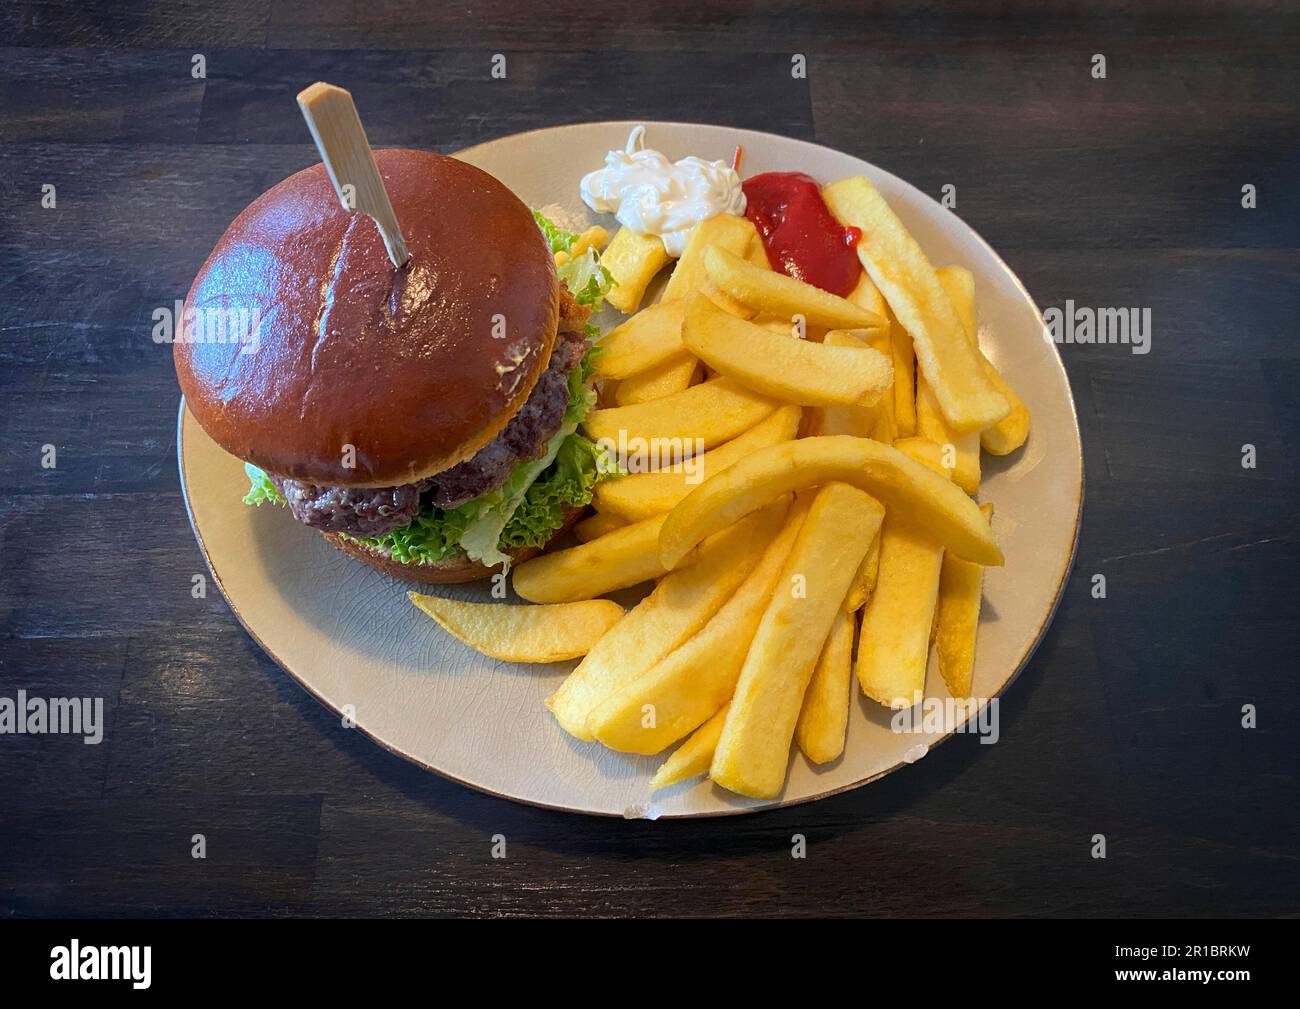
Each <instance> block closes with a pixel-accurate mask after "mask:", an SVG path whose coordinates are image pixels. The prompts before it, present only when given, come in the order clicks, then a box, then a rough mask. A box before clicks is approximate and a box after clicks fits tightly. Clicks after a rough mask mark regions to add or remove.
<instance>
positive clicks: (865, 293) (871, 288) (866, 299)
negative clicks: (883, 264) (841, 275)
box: [844, 270, 889, 319]
mask: <svg viewBox="0 0 1300 1009" xmlns="http://www.w3.org/2000/svg"><path fill="white" fill-rule="evenodd" d="M844 297H845V299H846V300H848V301H851V302H853V304H855V305H857V306H858V307H859V308H865V309H866V310H867V311H868V312H870V313H871V314H872V315H875V316H878V317H879V318H881V319H885V318H887V315H886V313H887V312H888V311H889V307H888V306H887V305H886V304H885V296H884V295H883V294H881V293H880V288H878V287H877V286H876V284H875V281H873V280H872V279H871V275H870V274H869V273H867V271H866V270H863V271H862V276H860V277H859V278H858V282H857V283H856V284H855V285H854V286H853V290H852V291H850V292H849V293H848V294H846V295H845V296H844Z"/></svg>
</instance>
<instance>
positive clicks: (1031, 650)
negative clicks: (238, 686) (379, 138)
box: [176, 119, 1087, 820]
mask: <svg viewBox="0 0 1300 1009" xmlns="http://www.w3.org/2000/svg"><path fill="white" fill-rule="evenodd" d="M637 125H643V126H646V127H647V128H649V127H658V126H662V127H666V128H673V129H675V128H680V127H684V126H685V127H699V128H703V129H722V130H730V131H732V132H737V133H748V134H760V135H762V136H767V137H772V138H774V139H777V140H780V141H782V142H783V143H795V144H799V145H803V146H807V147H812V148H817V149H820V150H823V151H830V152H832V153H834V154H839V155H842V156H844V157H849V158H853V159H854V160H856V161H861V162H863V163H864V164H868V165H870V166H871V167H872V168H874V169H875V170H876V171H878V172H880V173H882V174H883V175H887V176H889V177H890V178H891V179H892V180H894V181H895V182H896V183H898V184H899V185H901V186H903V187H905V188H906V189H907V190H909V191H910V193H911V194H912V195H914V196H918V197H920V198H921V199H922V200H924V201H927V202H929V203H931V204H933V205H934V206H935V207H937V208H939V209H940V210H943V211H944V212H945V213H948V214H952V216H953V217H956V218H957V220H958V221H960V222H961V225H962V227H964V228H966V229H967V231H968V232H969V233H970V234H971V235H972V236H973V237H974V239H975V240H976V241H977V242H978V243H979V244H980V245H981V246H983V247H984V249H985V251H986V252H987V253H988V254H989V255H990V256H991V257H992V258H993V260H994V261H995V262H996V263H997V264H998V266H1000V267H1001V268H1002V269H1003V270H1005V271H1006V274H1007V276H1009V277H1010V278H1011V280H1012V282H1013V283H1014V284H1015V288H1016V290H1017V291H1019V292H1020V293H1021V294H1022V295H1023V296H1024V297H1025V299H1026V300H1027V301H1028V302H1029V304H1030V305H1031V306H1032V307H1033V309H1034V312H1035V314H1036V315H1037V316H1038V317H1039V318H1040V319H1041V318H1042V314H1043V313H1042V310H1041V309H1040V308H1039V307H1038V303H1037V302H1036V301H1035V300H1034V297H1033V295H1032V294H1030V293H1029V290H1028V289H1027V288H1026V287H1025V285H1024V283H1023V282H1022V281H1021V279H1020V276H1019V274H1017V273H1016V272H1015V271H1014V270H1013V269H1011V267H1010V266H1009V265H1008V264H1007V263H1006V261H1005V260H1004V259H1003V258H1002V257H1001V256H1000V255H999V254H998V252H997V250H996V249H994V248H993V246H991V245H990V244H989V243H988V242H987V241H986V240H985V239H984V236H983V235H981V234H980V233H979V232H978V231H976V230H975V228H973V227H972V226H971V225H970V224H969V223H967V221H966V220H965V219H964V218H961V217H958V216H957V214H955V213H954V212H953V211H951V210H947V209H946V208H944V207H942V206H941V205H940V204H939V203H938V202H937V201H936V200H935V199H934V198H933V197H931V196H930V195H929V194H928V193H925V192H923V191H922V190H920V189H918V188H917V187H916V186H914V185H912V183H910V182H908V181H907V180H906V179H904V178H902V177H901V176H897V175H894V173H892V172H890V171H888V170H887V169H884V168H881V167H880V166H879V165H877V164H875V163H874V162H871V161H867V160H866V159H865V158H859V157H858V156H857V155H854V154H848V153H847V152H845V151H840V150H837V149H836V148H834V147H827V146H826V145H824V144H818V143H816V142H814V141H811V140H801V139H799V138H797V137H789V136H785V135H784V134H780V133H773V132H770V131H767V130H751V129H746V128H744V127H738V126H725V125H722V124H717V123H699V122H686V121H683V120H652V119H602V120H594V121H590V122H585V121H584V122H579V123H564V124H561V125H557V126H542V127H538V128H536V129H532V130H524V131H522V132H519V133H508V134H505V135H504V136H500V137H495V138H493V139H491V140H485V141H482V142H480V143H477V144H473V145H471V146H469V147H463V148H461V149H459V150H457V151H455V152H453V153H452V154H451V155H450V156H451V157H461V156H462V155H465V154H470V153H472V152H474V151H477V150H479V149H480V148H483V147H487V146H490V145H492V144H497V143H501V142H502V141H505V140H516V139H519V138H523V137H528V136H531V135H533V134H539V133H548V132H552V131H556V130H566V129H573V128H575V127H601V126H604V127H614V126H626V127H627V128H629V129H630V128H631V127H633V126H637ZM1051 351H1052V355H1051V356H1052V361H1053V364H1054V366H1055V369H1056V371H1057V372H1058V374H1059V375H1060V378H1061V381H1062V383H1063V385H1064V387H1065V395H1066V400H1067V402H1068V403H1069V407H1070V422H1071V424H1072V426H1073V428H1074V436H1075V444H1076V445H1077V446H1078V452H1077V460H1078V467H1079V484H1078V490H1077V495H1076V500H1075V509H1074V518H1073V530H1072V534H1071V537H1070V550H1069V555H1068V556H1067V557H1066V560H1065V563H1064V564H1063V565H1062V566H1061V570H1060V573H1059V575H1058V577H1057V583H1056V590H1055V593H1054V595H1053V597H1052V603H1051V606H1050V607H1049V608H1048V609H1047V612H1046V614H1045V616H1044V617H1043V619H1042V621H1041V622H1040V624H1039V626H1038V627H1037V628H1036V629H1035V631H1034V637H1033V641H1032V642H1031V643H1030V645H1029V647H1028V648H1027V649H1026V650H1025V652H1024V654H1023V655H1022V656H1021V657H1020V659H1019V661H1018V662H1017V664H1016V668H1015V670H1014V671H1013V672H1012V673H1011V675H1010V676H1008V677H1007V679H1006V680H1005V681H1004V682H1003V684H1002V686H1001V687H999V689H998V690H997V691H995V692H994V693H993V694H992V695H990V696H989V697H986V698H984V699H983V701H984V703H983V704H981V705H980V706H979V707H978V708H977V709H976V710H975V711H974V712H973V713H972V714H971V716H970V718H975V717H977V716H978V715H979V713H980V712H981V711H983V710H984V708H985V707H986V706H987V705H988V704H989V703H990V702H991V701H994V700H997V699H998V698H1000V697H1001V696H1002V695H1003V694H1004V693H1006V691H1007V690H1008V689H1009V688H1010V687H1011V685H1012V684H1013V683H1015V682H1016V681H1017V680H1018V679H1019V678H1020V675H1021V673H1023V672H1024V670H1025V667H1026V666H1028V665H1029V662H1030V660H1031V659H1033V657H1034V655H1035V653H1037V651H1038V648H1039V646H1040V645H1041V644H1042V643H1043V639H1044V638H1045V637H1046V636H1047V631H1048V629H1049V628H1050V627H1051V625H1052V622H1053V621H1054V620H1055V619H1056V614H1057V611H1058V610H1059V609H1060V606H1061V600H1062V599H1063V598H1064V596H1065V589H1066V586H1067V584H1068V583H1069V580H1070V573H1071V571H1072V570H1073V569H1074V564H1075V561H1076V560H1077V559H1078V554H1079V537H1080V534H1081V530H1082V528H1083V501H1084V498H1085V496H1086V487H1087V467H1086V465H1085V459H1084V454H1083V436H1082V432H1080V430H1079V411H1078V407H1077V405H1076V404H1075V400H1074V390H1073V389H1072V388H1071V386H1070V377H1069V373H1068V372H1067V371H1066V369H1065V361H1064V359H1063V358H1062V357H1061V351H1060V348H1059V347H1058V346H1057V344H1056V343H1055V341H1053V342H1052V344H1051ZM187 413H188V411H187V410H186V408H185V397H184V395H182V396H181V398H180V403H179V406H178V410H177V418H176V463H177V471H178V475H179V477H180V485H181V499H182V500H183V501H184V503H185V515H186V518H187V519H188V520H189V525H190V531H191V532H192V533H193V534H194V539H195V541H196V542H197V543H198V547H199V553H200V554H201V555H202V557H203V563H204V564H205V565H206V566H207V569H208V572H209V573H210V574H211V575H212V579H213V581H214V582H215V584H216V586H217V589H218V591H219V592H220V593H221V597H222V599H224V600H225V602H226V606H227V607H228V608H229V609H230V612H231V614H233V616H234V617H235V620H236V621H237V622H238V623H239V625H240V626H241V627H242V628H243V629H244V632H245V633H246V634H247V635H248V636H249V637H250V638H252V639H253V641H254V642H256V644H257V646H258V647H259V648H260V649H261V650H262V652H263V653H264V654H265V655H267V657H269V658H270V659H271V661H272V662H274V663H275V664H276V665H277V666H278V667H279V668H280V669H281V670H282V671H283V672H284V673H286V674H287V675H288V676H289V678H290V679H292V680H293V681H294V682H295V683H297V684H298V686H300V687H301V688H302V689H303V690H304V691H306V693H307V695H308V696H309V697H311V698H312V699H313V700H315V701H316V703H318V704H319V705H320V706H321V707H323V708H325V709H326V710H327V711H329V712H331V713H333V714H335V715H339V716H342V714H343V713H342V712H341V711H340V710H339V709H338V708H336V707H334V706H333V705H332V704H330V703H329V702H328V701H326V700H325V699H324V698H323V697H322V696H321V695H320V694H319V693H318V692H317V691H316V690H315V689H313V687H312V685H311V684H310V683H309V682H308V681H307V680H306V679H304V678H303V677H302V676H300V675H299V674H298V673H296V672H295V671H294V670H292V669H290V668H289V666H288V665H286V664H285V662H284V661H283V660H282V659H281V658H280V656H279V655H277V654H276V653H275V652H273V651H272V650H271V649H270V648H268V647H267V645H266V643H265V642H264V641H263V640H262V638H261V637H260V636H259V635H258V634H257V632H256V631H254V630H253V628H252V627H251V626H250V625H249V623H248V621H247V620H246V619H245V618H244V615H243V613H242V612H240V609H239V607H238V606H237V605H236V604H235V602H234V600H233V599H231V597H230V594H229V592H227V591H226V586H225V582H224V581H223V580H222V577H221V574H220V573H219V572H218V571H217V567H216V564H215V563H214V562H213V559H212V556H211V554H210V553H209V551H208V546H207V543H206V542H204V539H203V534H202V533H201V532H200V531H199V527H198V523H197V522H196V521H195V517H194V508H193V506H192V505H191V503H190V492H189V481H188V479H187V474H186V469H185V418H186V416H187ZM195 423H197V421H195ZM1018 451H1019V450H1018ZM967 721H968V722H969V719H968V720H967ZM966 724H967V722H964V723H962V725H961V726H956V725H955V726H954V727H953V729H952V731H950V732H947V733H945V734H944V735H943V736H941V737H939V738H938V739H936V740H934V741H933V742H932V743H930V744H929V749H928V751H927V752H929V751H933V750H935V749H937V748H938V747H939V746H941V745H942V744H943V743H946V742H947V741H948V740H949V739H951V738H952V737H953V736H955V735H957V734H958V732H959V730H960V729H963V728H964V727H965V725H966ZM351 728H352V730H353V731H358V732H360V733H361V734H362V735H363V736H364V737H365V738H367V739H368V740H370V741H371V742H373V743H375V744H377V745H378V746H379V747H381V748H382V749H384V750H386V751H387V752H388V753H391V754H393V755H394V756H397V757H400V758H401V759H403V760H405V761H407V762H408V763H411V764H414V765H415V766H416V767H419V768H421V769H422V770H424V771H428V772H431V773H433V774H435V775H437V776H438V777H440V778H442V779H444V780H446V781H451V782H454V783H455V784H457V785H461V786H463V787H465V788H469V789H472V790H473V791H475V792H479V793H480V794H483V795H490V796H492V797H494V798H497V799H505V800H507V801H509V802H515V803H519V804H521V805H525V806H531V807H533V808H534V809H545V810H553V811H556V812H562V813H572V814H578V815H582V816H595V817H601V818H603V819H648V818H646V817H629V816H628V815H627V814H626V813H618V812H614V811H604V810H594V809H579V808H577V807H574V806H565V805H562V804H560V803H551V802H542V801H539V800H537V799H530V798H525V797H522V796H517V795H509V794H507V793H505V792H498V791H496V790H495V789H492V788H489V787H487V786H486V785H482V784H478V783H476V782H472V781H467V780H465V779H464V778H460V777H457V776H456V775H455V774H452V773H450V772H449V771H446V770H444V769H443V768H439V767H435V766H433V765H432V764H430V763H428V762H427V761H425V760H422V759H421V758H420V757H417V756H416V755H414V754H412V753H408V752H406V751H405V750H402V749H399V748H398V747H397V746H396V745H394V744H392V743H390V742H388V741H387V740H384V739H381V738H380V737H379V736H377V735H375V734H374V733H372V732H370V731H369V730H368V729H366V728H364V727H363V726H362V725H361V724H360V723H359V722H357V723H354V724H353V725H352V727H351ZM909 763H910V762H909V761H907V760H902V759H900V760H899V761H898V762H896V763H894V764H891V765H890V766H888V767H886V768H882V769H881V770H879V771H877V772H875V773H874V774H871V775H868V776H867V777H864V778H860V779H858V780H857V781H853V782H849V783H847V784H844V785H838V786H836V787H835V788H830V789H827V790H825V791H823V792H817V793H815V794H811V795H801V796H795V797H791V798H782V799H779V800H775V801H772V802H766V803H763V804H760V805H742V806H732V807H728V808H724V809H710V810H699V811H695V812H664V813H662V814H660V815H658V816H655V817H653V819H656V820H697V819H715V818H720V817H730V816H744V815H752V814H755V813H766V812H771V811H774V810H778V809H788V808H790V807H793V806H799V805H803V804H804V803H808V802H817V801H820V800H821V799H829V798H831V797H832V796H836V795H842V794H844V793H845V792H851V791H854V790H856V789H859V788H862V787H863V786H865V785H870V784H871V783H872V782H875V781H879V780H880V779H881V778H883V777H885V776H886V775H889V774H892V773H894V772H895V771H897V770H899V769H900V768H902V767H904V766H906V765H907V764H909Z"/></svg>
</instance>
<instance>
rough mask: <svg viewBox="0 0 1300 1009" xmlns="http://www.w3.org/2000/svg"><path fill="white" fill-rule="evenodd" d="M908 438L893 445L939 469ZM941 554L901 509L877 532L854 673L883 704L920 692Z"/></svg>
mask: <svg viewBox="0 0 1300 1009" xmlns="http://www.w3.org/2000/svg"><path fill="white" fill-rule="evenodd" d="M911 442H912V444H909V442H908V441H901V442H899V445H900V446H902V449H903V450H912V451H914V454H915V456H916V459H917V461H918V462H921V463H922V464H923V465H927V466H930V467H932V468H933V469H934V470H935V472H937V473H942V472H943V469H942V468H941V467H939V466H938V465H937V464H938V458H937V455H936V453H934V452H929V451H917V450H919V449H921V448H923V447H924V445H925V444H927V443H925V442H924V441H923V440H922V439H912V440H911ZM958 493H961V492H960V491H958ZM968 500H969V499H968ZM977 510H978V509H977ZM980 517H981V518H983V515H981V516H980ZM984 521H985V524H986V525H987V521H988V520H987V519H985V520H984ZM943 553H944V551H943V544H942V543H940V542H939V541H938V540H937V539H936V538H935V537H934V536H933V534H931V533H930V532H929V531H927V530H925V529H924V528H922V527H921V526H920V525H918V524H917V523H916V522H915V521H914V520H913V516H911V515H909V514H907V513H906V512H905V511H903V510H901V509H898V510H894V511H891V512H890V513H889V515H888V516H886V518H885V523H884V526H883V527H882V528H881V530H880V571H879V574H878V576H877V578H876V587H875V589H874V591H873V592H872V593H871V598H870V599H868V600H867V604H866V607H865V608H864V609H863V611H862V626H861V629H860V631H859V632H858V661H857V675H858V683H859V684H860V685H861V687H862V692H863V693H864V694H866V695H867V696H868V697H870V698H871V699H872V700H873V701H876V702H878V703H880V704H883V705H885V706H887V707H891V708H907V707H911V706H912V704H913V703H915V692H916V691H918V690H919V691H922V692H924V690H925V666H926V663H927V661H928V660H929V657H930V627H931V625H932V623H933V621H934V612H935V603H936V601H937V600H938V597H939V568H940V565H941V564H942V562H943Z"/></svg>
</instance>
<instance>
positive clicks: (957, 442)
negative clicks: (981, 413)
mask: <svg viewBox="0 0 1300 1009" xmlns="http://www.w3.org/2000/svg"><path fill="white" fill-rule="evenodd" d="M916 433H917V436H918V437H921V438H924V439H925V440H926V441H930V442H933V443H934V444H936V445H938V446H939V447H940V448H943V449H945V450H947V451H948V452H949V453H950V456H951V459H952V479H953V482H954V483H955V484H957V486H958V487H960V488H961V489H962V490H964V491H965V492H966V493H967V494H975V493H978V491H979V489H980V433H979V432H978V431H967V432H966V433H965V434H961V433H959V432H957V431H954V430H953V429H952V428H951V427H949V426H948V422H947V421H946V420H945V419H944V416H943V411H942V410H941V409H940V408H939V401H938V400H937V399H936V398H935V395H934V391H933V390H932V389H931V388H930V383H929V382H927V381H926V379H925V376H924V375H917V376H916Z"/></svg>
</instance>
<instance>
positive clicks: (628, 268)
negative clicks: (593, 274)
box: [600, 228, 669, 315]
mask: <svg viewBox="0 0 1300 1009" xmlns="http://www.w3.org/2000/svg"><path fill="white" fill-rule="evenodd" d="M668 258H669V257H668V253H667V252H666V251H664V243H663V240H662V239H660V237H659V236H658V235H642V234H638V233H637V232H635V231H632V230H631V229H630V228H619V229H618V233H617V234H615V235H614V240H613V241H612V242H610V243H609V248H608V249H606V250H605V251H604V253H603V254H602V255H601V257H600V263H601V265H602V266H603V267H605V269H607V270H608V271H609V272H610V275H611V276H612V277H613V278H614V280H615V284H614V286H613V287H612V288H611V289H610V292H609V294H607V295H605V300H606V301H608V302H609V303H610V304H611V305H613V306H614V307H615V308H617V309H618V310H619V311H620V312H625V313H627V314H628V315H631V314H632V313H633V312H635V311H636V310H637V306H638V305H640V304H641V299H642V298H644V297H645V289H646V288H647V287H649V286H650V281H652V280H654V278H655V275H656V274H657V273H658V272H659V271H660V270H662V269H663V268H664V266H665V265H667V263H668Z"/></svg>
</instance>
